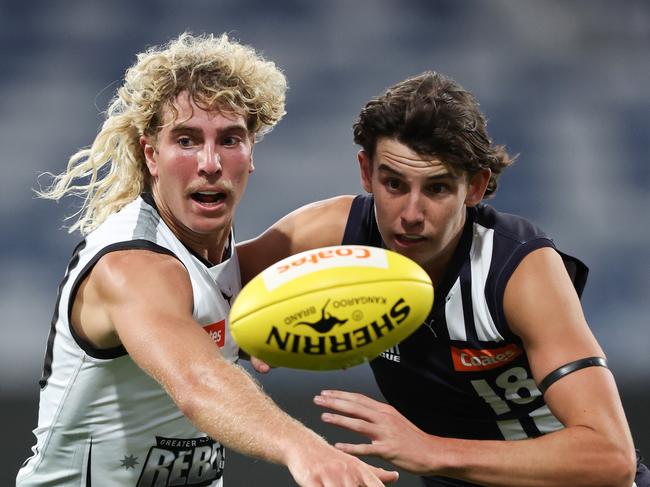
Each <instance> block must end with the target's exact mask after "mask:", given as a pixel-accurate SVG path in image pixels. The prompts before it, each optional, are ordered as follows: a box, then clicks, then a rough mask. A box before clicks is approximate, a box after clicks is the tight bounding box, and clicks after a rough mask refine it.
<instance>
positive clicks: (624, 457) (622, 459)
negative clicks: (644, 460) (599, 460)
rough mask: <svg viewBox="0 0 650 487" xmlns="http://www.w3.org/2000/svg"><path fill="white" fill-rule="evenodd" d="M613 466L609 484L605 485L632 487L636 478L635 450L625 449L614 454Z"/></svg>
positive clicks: (612, 457)
mask: <svg viewBox="0 0 650 487" xmlns="http://www.w3.org/2000/svg"><path fill="white" fill-rule="evenodd" d="M610 458H611V461H612V464H611V466H610V475H609V476H608V477H609V479H608V482H606V484H603V485H616V486H620V487H632V485H633V484H634V477H635V476H636V454H635V452H634V449H633V448H631V449H623V450H620V451H617V452H615V453H612V455H611V457H610Z"/></svg>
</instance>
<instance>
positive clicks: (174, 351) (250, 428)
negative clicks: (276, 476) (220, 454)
mask: <svg viewBox="0 0 650 487" xmlns="http://www.w3.org/2000/svg"><path fill="white" fill-rule="evenodd" d="M75 316H76V317H77V318H78V319H77V322H78V323H86V322H91V321H92V322H93V323H103V324H104V325H103V330H98V329H93V328H92V327H86V329H84V327H83V326H81V327H80V328H81V331H82V333H84V334H86V335H87V336H88V337H89V338H91V339H92V340H94V341H102V339H101V337H100V335H103V339H104V340H111V339H112V338H111V336H110V335H111V333H106V330H108V329H109V328H111V329H112V330H113V334H114V337H113V339H119V341H120V342H121V343H122V344H123V345H124V347H125V348H126V349H127V351H128V352H129V355H130V356H131V358H132V359H133V360H134V361H135V362H136V363H137V364H138V365H139V366H140V367H141V368H142V369H144V370H145V371H146V372H147V373H148V374H149V375H151V376H152V377H153V378H154V379H156V380H157V381H158V382H159V383H160V384H161V385H162V386H163V387H164V388H165V390H166V391H167V392H168V394H169V395H170V396H171V397H172V398H173V400H174V401H175V402H176V404H177V405H178V407H179V409H180V410H181V411H182V412H183V414H185V415H186V416H187V417H188V418H189V420H190V421H192V422H193V423H194V424H195V425H196V426H197V428H198V429H199V430H201V431H204V432H206V433H207V434H208V435H210V436H211V437H213V438H215V439H217V440H218V441H220V442H221V443H223V444H224V445H225V446H227V447H230V448H233V449H236V450H238V451H240V452H242V453H244V454H246V455H250V456H254V457H257V458H261V459H264V460H267V461H269V462H274V463H278V464H283V465H286V466H287V467H288V468H289V470H290V472H291V474H292V475H293V477H294V479H295V481H296V482H297V483H298V485H302V486H322V485H332V486H344V485H364V486H379V485H382V482H390V481H393V480H395V479H396V478H397V473H396V472H388V471H385V470H382V469H378V468H375V467H372V466H370V465H367V464H366V463H363V462H362V461H360V460H359V459H357V458H355V457H352V456H350V455H347V454H345V453H343V452H341V451H339V450H337V449H335V448H334V447H332V446H331V445H329V444H328V443H327V442H326V441H325V440H323V439H322V438H321V437H319V436H318V435H316V434H315V433H314V432H313V431H311V430H309V429H308V428H306V427H305V426H304V425H302V424H301V423H300V422H298V421H296V420H295V419H293V418H291V417H290V416H289V415H287V414H286V413H284V412H283V411H282V410H281V409H279V408H278V407H277V406H276V405H275V404H274V403H273V401H272V400H271V399H270V398H269V397H268V396H267V395H266V394H264V393H263V391H262V390H261V389H260V387H259V386H258V385H257V384H256V383H255V382H254V381H253V380H252V378H251V377H250V376H249V375H248V373H247V372H246V371H245V370H244V369H242V368H241V367H239V366H237V365H235V364H232V363H230V362H228V361H227V360H225V359H224V358H223V357H222V355H221V354H220V353H219V351H218V349H217V348H216V347H215V345H214V342H213V341H212V340H211V339H210V337H209V336H208V335H207V334H206V333H205V332H204V331H203V329H202V328H201V327H200V326H198V324H197V323H196V322H195V321H193V319H192V292H191V285H190V282H189V277H188V275H187V272H186V270H185V268H184V267H183V266H182V264H181V263H180V262H179V261H177V260H176V259H174V258H172V257H169V256H167V255H161V254H155V253H152V252H147V251H141V250H135V251H121V252H114V253H110V254H108V255H106V256H104V257H102V259H100V261H99V262H98V264H97V265H96V266H95V268H94V269H93V270H92V272H91V275H90V277H89V278H88V280H87V281H86V283H85V284H84V286H83V288H82V289H80V297H79V306H77V310H76V313H75ZM90 317H94V318H96V319H94V320H88V319H86V318H90ZM98 337H100V339H98Z"/></svg>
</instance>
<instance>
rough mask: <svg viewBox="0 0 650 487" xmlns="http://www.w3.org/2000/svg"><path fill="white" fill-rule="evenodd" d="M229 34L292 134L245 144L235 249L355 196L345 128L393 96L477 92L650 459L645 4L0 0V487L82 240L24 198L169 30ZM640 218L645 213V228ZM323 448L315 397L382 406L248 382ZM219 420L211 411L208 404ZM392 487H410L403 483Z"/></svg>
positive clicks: (32, 403) (266, 480) (517, 208)
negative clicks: (279, 73) (436, 74)
mask: <svg viewBox="0 0 650 487" xmlns="http://www.w3.org/2000/svg"><path fill="white" fill-rule="evenodd" d="M185 30H189V31H192V32H194V33H200V32H213V33H221V32H229V33H231V34H232V35H233V36H234V37H236V38H238V39H239V40H241V41H242V42H244V43H247V44H251V45H253V46H254V47H256V48H257V49H260V50H262V51H263V52H264V53H265V55H266V56H267V57H268V58H269V59H271V60H274V61H276V62H277V63H278V65H279V66H281V67H282V69H283V70H284V72H285V73H286V75H287V77H288V79H289V83H290V87H291V88H290V91H289V95H288V104H287V111H288V114H287V116H286V118H285V119H284V120H283V121H282V122H281V123H280V125H279V126H278V127H277V128H276V130H275V131H274V132H272V133H271V134H270V135H268V136H267V137H266V139H265V140H264V141H263V142H262V143H260V144H259V145H258V147H257V148H256V153H255V162H256V167H257V171H256V173H255V174H254V176H253V178H252V180H251V183H250V185H249V188H248V193H247V196H246V197H245V198H244V202H243V204H242V206H241V208H240V211H239V213H238V218H237V224H236V229H237V236H238V239H239V240H242V239H245V238H249V237H252V236H254V235H256V234H257V233H259V232H260V231H262V230H263V229H264V228H266V226H267V225H268V224H270V223H271V222H273V221H274V220H275V219H276V218H278V217H279V216H281V215H283V214H285V213H286V212H288V211H290V210H292V209H294V208H295V207H297V206H299V205H301V204H303V203H306V202H309V201H312V200H314V199H317V198H324V197H328V196H330V195H334V194H341V193H356V192H358V191H359V190H360V187H359V185H358V176H357V169H356V163H355V154H356V150H357V148H356V147H355V146H354V145H353V143H352V138H351V124H352V121H353V120H354V118H355V117H356V115H357V113H358V111H359V109H360V108H361V106H362V105H363V104H364V103H365V101H367V99H369V98H370V97H371V96H374V95H376V94H378V93H380V92H381V91H382V90H383V89H384V88H386V87H387V86H389V85H391V84H393V83H395V82H397V81H399V80H401V79H403V78H405V77H407V76H409V75H415V74H418V73H420V72H422V71H424V70H427V69H431V70H437V71H440V72H442V73H445V74H447V75H450V76H452V77H453V78H455V79H457V80H458V81H459V82H460V83H461V84H463V85H464V86H465V87H466V88H468V89H470V90H471V91H473V92H474V93H475V94H476V96H477V97H478V99H479V100H480V101H481V104H482V107H483V109H484V111H485V112H486V114H487V115H488V118H489V128H490V132H491V134H492V136H493V138H494V139H495V141H497V142H499V143H505V144H507V146H508V147H509V149H510V151H511V152H513V153H519V154H520V157H519V160H518V162H517V164H516V165H515V166H514V167H512V168H511V169H510V170H509V171H508V172H507V173H506V174H505V176H504V177H503V179H502V186H501V189H500V191H499V193H498V195H497V197H496V199H495V200H493V204H494V205H495V206H497V207H498V208H500V209H502V210H505V211H510V212H514V213H520V214H522V215H525V216H527V217H529V218H532V219H533V220H535V221H536V222H537V223H538V224H540V225H541V226H542V227H543V228H544V229H545V230H547V232H548V233H550V234H551V235H552V236H554V237H555V240H556V242H557V243H558V245H559V246H560V247H561V248H562V249H564V250H566V251H567V252H570V253H573V254H575V255H578V256H580V257H582V259H583V260H584V261H585V262H586V263H587V264H588V265H589V266H590V267H591V277H590V282H589V283H588V286H587V289H586V293H585V296H584V299H583V302H584V307H585V312H586V315H587V319H588V321H589V322H590V324H591V326H592V328H593V330H594V332H595V334H596V336H597V337H598V339H599V340H600V342H601V344H602V345H603V347H604V348H605V351H606V353H607V354H608V357H609V360H610V365H611V368H612V370H613V372H614V374H615V375H616V378H617V381H618V384H619V387H620V390H621V393H622V397H623V401H624V406H625V408H626V411H627V414H628V419H629V421H630V423H631V426H632V431H633V435H634V437H635V440H636V443H637V445H638V446H639V447H641V448H642V449H643V450H645V454H646V455H647V456H649V457H650V439H649V438H648V434H649V432H650V428H649V422H650V420H649V419H648V416H647V412H648V411H649V410H650V381H649V380H648V377H649V376H648V370H650V332H649V327H648V315H649V311H650V305H649V304H648V301H649V298H650V278H649V274H648V270H649V269H650V250H649V249H650V246H649V242H650V230H649V220H648V208H649V207H650V204H649V203H650V191H649V188H650V160H649V159H648V154H650V117H649V116H648V114H649V113H650V56H649V54H648V53H649V52H650V3H648V2H647V1H646V0H624V1H620V2H615V1H606V0H570V1H569V0H566V1H560V0H549V1H543V2H540V1H534V0H518V1H514V0H494V1H479V0H467V1H453V0H442V1H441V0H375V1H371V0H356V1H346V0H325V1H322V2H309V1H306V0H303V1H301V0H281V1H279V0H278V1H268V0H264V1H263V0H237V1H235V0H219V1H207V0H188V1H184V2H178V1H171V0H143V1H139V2H130V1H127V0H115V1H112V2H95V1H82V0H70V1H67V2H45V1H34V2H21V3H19V2H10V1H6V0H4V1H2V2H0V39H1V42H0V54H1V56H2V60H3V61H2V65H1V66H0V72H1V73H2V76H0V146H1V147H2V156H1V157H2V169H3V172H4V177H2V178H0V199H1V203H2V204H0V219H1V220H0V225H1V227H2V229H3V230H2V237H1V239H0V268H1V269H2V272H1V273H0V316H2V324H1V326H0V330H1V333H2V337H1V339H0V412H1V413H2V417H3V423H4V425H3V427H2V428H1V430H2V431H3V432H4V433H3V441H2V444H1V446H0V448H1V450H2V455H1V456H0V465H1V468H0V484H1V485H11V484H13V479H14V477H15V473H16V471H17V469H18V467H19V465H20V463H21V462H22V461H23V460H24V459H25V458H26V457H27V456H28V455H29V448H30V446H31V445H32V441H33V437H32V435H31V433H30V431H31V429H32V428H33V427H34V426H35V424H36V411H37V399H38V385H37V381H38V379H39V376H40V369H41V366H42V357H43V353H44V350H45V343H46V339H47V333H48V330H49V322H50V318H51V313H52V308H53V305H54V302H55V294H56V289H57V286H58V283H59V279H60V278H61V277H62V275H63V271H64V267H65V265H66V263H67V259H68V256H69V255H70V253H71V251H72V248H73V246H74V244H75V242H76V241H77V240H78V235H69V234H67V233H66V231H65V230H63V229H62V218H63V217H64V216H65V215H69V214H70V213H71V212H72V211H73V209H74V204H75V202H74V201H67V202H64V203H63V204H60V205H56V204H53V203H51V202H46V201H40V200H38V199H36V198H35V197H34V194H33V192H32V191H31V188H32V187H34V186H35V185H36V178H37V175H38V174H39V173H41V172H43V171H53V172H59V171H61V170H62V169H63V168H64V165H65V163H66V161H67V158H68V156H69V155H70V154H71V153H73V152H74V151H75V150H76V149H77V148H79V147H82V146H85V145H87V144H89V143H90V142H91V141H92V139H93V137H94V135H95V133H96V132H97V129H98V127H99V126H100V124H101V122H102V116H101V111H102V110H103V109H104V108H105V107H106V105H107V102H108V100H109V99H110V98H111V97H112V95H113V92H114V90H115V88H116V86H117V85H118V84H119V80H120V78H121V76H122V74H123V72H124V70H125V69H126V68H127V67H128V66H129V65H130V64H131V63H132V62H133V61H134V56H135V54H136V53H137V52H139V51H141V50H142V49H143V48H144V47H145V46H148V45H152V44H158V43H161V42H165V41H167V40H168V39H169V38H171V37H174V36H176V35H178V34H179V33H180V32H182V31H185ZM644 215H645V216H644ZM260 380H261V382H262V384H263V385H264V387H265V389H266V390H267V391H268V392H269V393H270V394H271V395H272V396H273V397H274V398H275V399H276V400H277V401H278V402H279V403H280V404H281V405H282V406H284V407H285V408H286V409H287V410H288V411H290V412H291V413H292V414H294V415H296V416H297V417H299V418H300V419H302V420H304V421H305V422H307V423H308V424H310V425H311V426H312V427H314V428H315V429H316V430H318V431H320V432H322V433H323V434H325V435H326V436H327V437H328V438H329V439H331V440H336V439H341V438H347V439H351V438H350V437H349V436H345V435H343V434H342V433H340V432H337V431H335V430H333V429H331V428H326V427H324V426H323V425H321V424H320V422H319V420H318V411H317V410H316V408H315V407H314V406H312V405H311V397H312V396H313V395H314V394H315V393H316V392H318V391H319V390H320V389H321V388H323V387H342V388H346V389H353V390H360V391H364V392H367V393H369V394H372V395H375V396H378V393H377V390H376V386H375V385H374V382H373V380H372V377H371V375H370V373H369V370H368V368H367V367H365V366H362V367H357V368H355V369H352V370H348V371H344V372H333V373H321V374H315V373H306V372H296V371H289V370H275V371H273V372H272V373H271V374H270V375H269V376H268V377H263V378H261V379H260ZM215 406H216V405H215ZM229 458H230V462H229V464H228V466H227V470H226V479H227V485H229V486H230V487H239V486H250V485H261V484H262V483H263V484H264V485H271V486H276V485H290V484H291V481H290V477H289V476H288V474H287V473H286V472H285V471H284V470H283V469H282V468H280V467H277V466H272V465H266V464H264V463H262V462H256V461H252V460H250V459H246V458H242V457H239V456H237V455H235V454H231V455H230V457H229ZM398 485H403V486H408V485H418V484H417V482H416V479H415V478H414V477H412V476H409V475H404V476H403V478H402V480H400V481H399V483H398Z"/></svg>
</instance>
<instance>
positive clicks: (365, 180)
mask: <svg viewBox="0 0 650 487" xmlns="http://www.w3.org/2000/svg"><path fill="white" fill-rule="evenodd" d="M357 160H358V161H359V170H360V171H361V186H363V189H365V190H366V191H367V192H368V193H372V184H371V181H372V160H371V159H370V157H368V153H367V152H366V151H365V150H363V149H361V150H360V151H359V153H358V154H357Z"/></svg>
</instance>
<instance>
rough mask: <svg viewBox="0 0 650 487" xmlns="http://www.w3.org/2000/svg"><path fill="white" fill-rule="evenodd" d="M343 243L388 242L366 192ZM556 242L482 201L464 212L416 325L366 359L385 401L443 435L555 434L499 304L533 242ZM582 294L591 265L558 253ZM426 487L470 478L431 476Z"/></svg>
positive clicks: (555, 423)
mask: <svg viewBox="0 0 650 487" xmlns="http://www.w3.org/2000/svg"><path fill="white" fill-rule="evenodd" d="M342 243H343V244H361V245H371V246H377V247H385V245H384V243H383V242H382V239H381V235H380V234H379V230H378V228H377V223H376V220H375V214H374V200H373V198H372V195H363V196H357V197H356V198H355V199H354V201H353V204H352V207H351V210H350V214H349V217H348V222H347V225H346V229H345V234H344V237H343V242H342ZM542 247H551V248H555V246H554V244H553V241H552V240H550V239H549V238H548V237H547V236H546V235H544V233H542V231H541V230H539V229H538V228H537V227H536V226H534V225H533V224H531V223H530V222H528V221H526V220H525V219H523V218H521V217H518V216H514V215H509V214H504V213H500V212H498V211H496V210H495V209H494V208H492V207H491V206H488V205H484V204H481V205H479V206H478V207H475V208H468V209H467V219H466V223H465V227H464V229H463V234H462V236H461V239H460V242H459V245H458V248H457V249H456V251H455V253H454V255H453V257H452V260H451V262H450V265H449V268H448V269H447V272H446V274H445V276H444V277H443V279H442V281H441V282H440V284H439V286H438V288H437V289H436V293H435V294H436V296H435V300H434V305H433V309H432V311H431V314H430V315H429V317H428V318H427V320H426V321H425V322H424V323H423V325H422V326H420V328H419V329H418V330H417V331H416V332H415V333H413V334H412V335H411V336H409V337H408V338H407V339H405V340H404V341H402V342H401V343H400V344H398V345H396V346H395V347H393V348H391V349H389V350H387V351H385V352H384V353H383V354H382V355H380V356H379V357H378V358H377V359H375V360H373V361H372V362H371V364H370V365H371V367H372V370H373V373H374V376H375V379H376V381H377V384H378V386H379V389H380V390H381V392H382V394H383V395H384V397H385V398H386V400H387V401H388V402H389V403H390V404H392V405H393V406H394V407H395V408H396V409H397V410H399V411H400V412H401V413H402V414H403V415H404V416H406V417H407V418H408V419H409V420H410V421H412V422H413V423H414V424H416V425H417V426H418V427H419V428H420V429H422V430H424V431H426V432H428V433H431V434H435V435H438V436H444V437H453V438H466V439H481V440H488V439H494V440H503V439H505V440H517V439H524V438H532V437H536V436H540V435H542V434H545V433H548V432H551V431H555V430H557V429H560V428H562V427H563V425H562V424H561V423H560V422H559V421H558V420H557V419H556V418H555V417H554V416H553V414H552V413H551V411H550V410H549V408H548V407H547V406H546V404H545V402H544V398H543V397H542V394H541V392H540V391H539V389H538V387H537V385H536V384H535V381H534V380H533V377H532V374H531V371H530V364H529V363H528V359H527V356H526V352H525V351H524V348H523V346H522V342H521V340H520V338H519V337H518V336H516V335H515V334H514V333H513V332H512V331H511V330H510V329H509V327H508V323H507V322H506V319H505V315H504V311H503V295H504V291H505V287H506V284H507V282H508V280H509V278H510V276H511V275H512V273H513V271H514V270H515V268H516V267H517V265H518V264H519V263H520V262H521V260H522V259H523V258H524V257H525V256H526V255H528V254H529V253H530V252H532V251H534V250H535V249H538V248H542ZM560 255H561V256H562V258H563V259H564V262H565V265H566V267H567V270H568V271H569V274H570V275H571V278H572V280H573V282H574V285H575V287H576V290H577V292H578V294H581V293H582V290H583V288H584V285H585V283H586V279H587V272H588V270H587V267H586V266H585V265H584V264H583V263H582V262H580V261H579V260H577V259H575V258H573V257H571V256H568V255H565V254H562V253H560ZM424 481H425V484H426V485H432V486H433V485H436V486H443V485H454V486H461V485H463V486H467V485H472V484H468V483H466V482H461V481H457V480H452V479H442V478H435V479H434V478H427V479H424Z"/></svg>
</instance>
